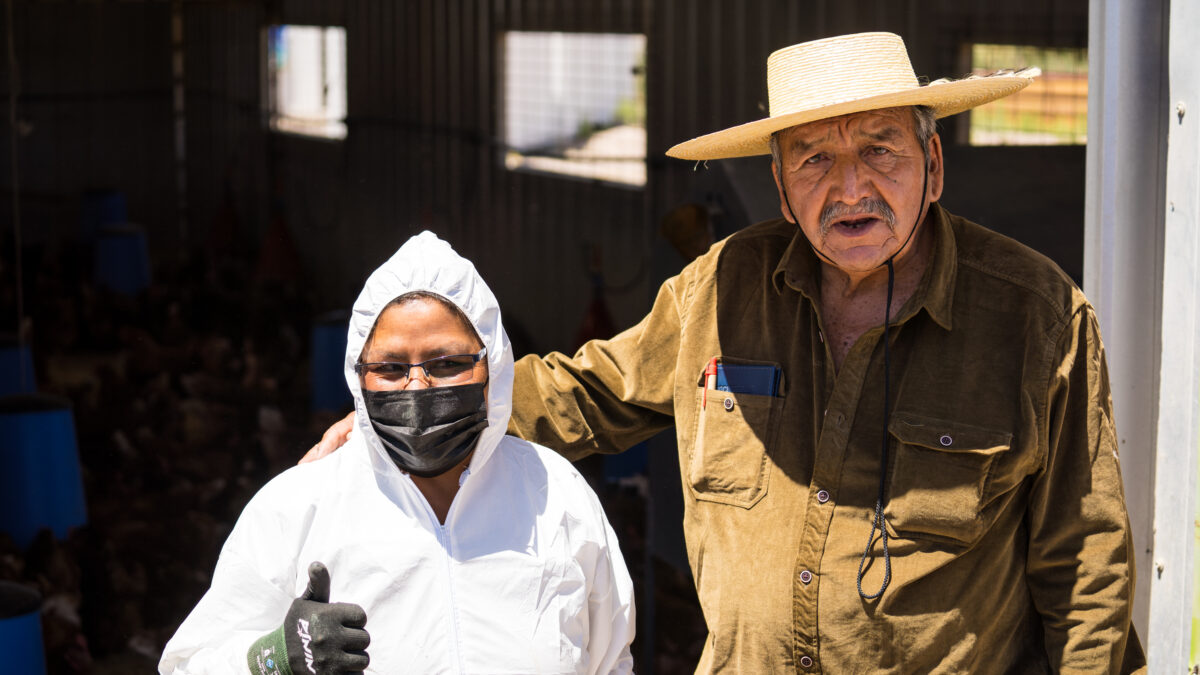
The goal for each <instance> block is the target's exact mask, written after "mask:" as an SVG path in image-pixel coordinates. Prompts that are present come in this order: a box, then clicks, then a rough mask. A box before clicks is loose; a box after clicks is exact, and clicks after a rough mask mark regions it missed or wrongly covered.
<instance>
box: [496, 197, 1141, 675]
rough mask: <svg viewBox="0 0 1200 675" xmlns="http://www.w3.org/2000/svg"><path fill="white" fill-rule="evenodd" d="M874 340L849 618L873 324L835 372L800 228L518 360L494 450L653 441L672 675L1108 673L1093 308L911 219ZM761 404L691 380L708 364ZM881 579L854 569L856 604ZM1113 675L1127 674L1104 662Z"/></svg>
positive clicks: (1105, 428)
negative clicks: (673, 530) (687, 586)
mask: <svg viewBox="0 0 1200 675" xmlns="http://www.w3.org/2000/svg"><path fill="white" fill-rule="evenodd" d="M932 214H933V215H932V218H931V219H930V220H929V221H927V223H929V225H930V226H932V227H933V228H934V230H933V231H934V235H935V238H934V244H933V251H934V252H933V256H932V257H931V262H930V264H929V266H928V267H927V269H926V271H925V273H924V276H923V279H922V281H921V282H920V284H919V286H918V288H917V290H916V291H915V292H914V293H913V295H912V297H911V298H910V299H909V300H908V302H907V303H906V305H905V306H904V308H903V309H901V311H900V312H899V314H898V316H896V317H895V318H894V319H893V324H892V328H891V331H890V333H891V338H890V339H891V357H890V358H891V377H890V381H891V414H890V417H889V419H888V420H887V425H886V429H887V442H888V444H889V450H888V460H887V468H886V470H887V478H886V502H885V510H884V514H885V517H886V522H887V527H888V532H889V534H890V538H889V541H888V550H889V552H890V556H891V579H890V583H889V585H888V586H887V589H886V590H885V591H884V593H883V595H882V597H881V598H880V599H878V600H873V601H870V600H864V599H862V598H860V596H859V592H858V589H857V586H856V579H857V573H858V568H859V561H860V558H861V556H862V555H863V549H864V548H865V546H866V544H867V539H868V534H869V533H870V530H871V523H872V519H873V516H874V509H875V504H876V498H877V494H878V489H879V472H880V470H881V467H880V464H881V450H882V443H883V442H884V440H883V439H884V425H883V422H884V419H883V418H884V399H883V387H884V370H883V362H884V357H883V347H882V343H881V341H880V336H881V334H882V332H883V327H882V326H879V327H876V328H874V329H872V330H870V331H868V332H867V333H866V334H864V335H863V336H862V337H861V338H859V340H858V341H857V343H856V344H855V345H854V346H853V348H852V349H851V351H850V353H849V354H848V355H847V356H846V358H845V360H844V362H843V363H842V366H841V369H840V370H837V371H835V369H834V365H833V359H832V356H831V354H830V350H829V348H828V347H827V345H826V344H825V342H824V340H823V337H822V327H821V316H820V313H819V311H818V303H819V300H820V293H819V264H820V263H819V262H818V260H817V259H816V257H815V255H814V253H813V252H812V250H811V248H810V247H809V245H808V243H807V241H806V240H805V239H804V237H803V234H802V233H801V231H800V230H799V228H797V227H795V226H794V225H792V224H790V223H788V222H786V221H783V220H776V221H769V222H765V223H760V224H758V225H755V226H752V227H749V228H747V229H745V230H743V231H741V232H739V233H737V234H735V235H733V236H731V237H729V238H728V239H726V240H724V241H722V242H720V243H718V244H716V245H714V246H713V247H712V248H711V249H710V250H709V251H708V253H706V254H705V255H703V256H702V257H700V258H698V259H696V260H695V261H694V262H693V263H691V264H690V265H688V266H687V267H686V268H685V269H684V270H683V271H682V272H681V273H680V274H679V275H678V276H676V277H674V278H672V279H669V280H668V281H666V282H665V283H664V284H663V285H662V288H661V289H660V291H659V293H658V297H657V299H656V300H655V303H654V306H653V309H652V310H651V311H650V314H649V315H648V316H646V317H645V318H644V319H643V320H642V321H641V322H640V323H638V324H637V325H636V326H634V327H632V328H630V329H628V330H626V331H624V332H623V333H621V334H620V335H618V336H616V337H614V338H613V339H611V340H607V341H593V342H590V343H588V344H586V345H584V346H583V347H582V348H581V349H580V350H579V352H578V353H577V354H576V355H575V356H574V357H573V358H568V357H567V356H565V355H563V354H559V353H554V354H550V355H548V356H546V357H544V358H540V359H539V358H537V357H526V358H524V359H522V360H520V361H519V362H518V364H517V369H516V382H515V396H514V414H513V416H512V423H511V426H510V430H511V431H512V432H513V433H516V434H518V435H520V436H522V437H524V438H527V439H531V440H534V441H537V442H539V443H543V444H545V445H547V446H550V447H554V448H558V449H559V451H560V452H562V453H563V454H565V455H567V456H568V457H572V458H578V457H580V456H583V455H586V454H588V453H591V452H618V451H620V450H623V449H625V448H628V447H629V446H631V445H633V444H634V443H636V442H638V441H641V440H643V439H645V438H647V437H649V436H650V435H652V434H654V433H655V432H657V431H659V430H661V429H664V428H667V427H669V426H670V425H672V424H673V425H674V426H675V430H676V434H677V437H678V447H679V468H680V472H681V478H682V484H683V499H684V518H683V527H684V534H685V539H686V542H687V552H688V559H689V561H690V565H691V569H692V574H693V577H694V579H695V582H696V588H697V591H698V594H699V599H700V605H701V607H702V608H703V612H704V617H705V620H706V622H707V625H708V630H709V636H708V641H707V643H706V644H705V647H704V652H703V656H702V657H701V661H700V664H699V666H698V668H697V672H700V673H708V672H736V673H768V672H769V673H779V672H825V673H932V672H937V673H1010V672H1011V673H1041V672H1080V673H1083V672H1087V673H1101V672H1110V671H1111V672H1117V671H1118V670H1120V669H1121V668H1122V658H1123V656H1126V654H1125V652H1126V651H1127V650H1126V645H1127V641H1129V650H1128V656H1129V658H1130V659H1131V660H1132V661H1133V663H1132V665H1133V666H1137V665H1140V663H1137V662H1136V661H1137V660H1138V659H1141V658H1142V657H1141V649H1140V646H1139V645H1138V644H1137V642H1136V636H1131V631H1130V614H1131V603H1132V597H1133V582H1134V579H1133V576H1134V575H1133V556H1132V554H1131V550H1132V542H1131V538H1130V531H1129V523H1128V517H1127V515H1126V510H1125V502H1124V497H1123V494H1122V487H1121V475H1120V470H1119V466H1118V459H1117V444H1116V439H1115V433H1114V429H1113V417H1112V403H1111V399H1110V396H1109V383H1108V376H1107V369H1106V365H1105V360H1104V350H1103V347H1102V345H1101V342H1100V334H1099V328H1098V326H1097V322H1096V317H1095V312H1094V310H1093V308H1092V307H1091V305H1089V304H1088V302H1087V300H1086V299H1085V298H1084V296H1083V294H1082V292H1080V290H1079V289H1078V288H1077V287H1076V286H1075V285H1074V284H1073V283H1072V282H1071V280H1070V279H1069V278H1068V277H1067V276H1066V275H1065V274H1063V272H1062V271H1061V270H1060V269H1059V268H1058V267H1057V266H1055V265H1054V264H1053V263H1052V262H1050V261H1049V260H1048V259H1046V258H1045V257H1043V256H1041V255H1040V254H1038V253H1035V252H1033V251H1032V250H1030V249H1028V248H1026V247H1024V246H1022V245H1021V244H1018V243H1017V242H1015V241H1013V240H1011V239H1008V238H1006V237H1003V236H1001V235H998V234H995V233H993V232H991V231H989V230H986V229H984V228H982V227H980V226H978V225H975V224H973V223H970V222H968V221H966V220H964V219H962V218H958V217H955V216H952V215H950V214H948V213H946V212H945V211H944V210H942V209H941V208H940V207H939V206H937V205H936V204H935V205H934V207H933V210H932ZM714 356H715V357H718V358H719V360H720V362H721V363H723V364H725V365H727V366H728V365H730V364H735V365H736V364H768V365H777V366H779V368H780V369H781V371H782V381H781V383H780V387H779V391H778V394H777V395H776V396H769V395H755V394H744V393H743V394H735V393H726V392H724V391H718V390H716V389H714V388H712V382H711V380H710V381H709V385H710V386H709V387H708V388H707V391H706V388H705V386H704V384H705V380H706V378H705V376H704V373H705V369H706V365H707V364H708V363H709V361H710V359H712V357H714ZM884 574H885V565H884V560H883V549H882V546H881V545H880V544H879V543H878V542H877V543H876V544H875V546H874V548H872V550H871V554H870V557H869V558H868V571H867V574H866V575H865V578H864V579H863V583H862V587H863V590H864V592H866V593H868V594H870V593H872V592H874V591H875V590H877V589H878V588H879V587H880V585H881V583H882V581H883V577H884ZM1125 667H1126V668H1127V669H1128V668H1129V667H1130V664H1126V666H1125Z"/></svg>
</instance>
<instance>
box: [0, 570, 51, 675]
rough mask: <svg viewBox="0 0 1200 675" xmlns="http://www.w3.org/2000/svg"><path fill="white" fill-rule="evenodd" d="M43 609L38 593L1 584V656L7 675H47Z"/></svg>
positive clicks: (3, 582) (11, 583) (15, 585)
mask: <svg viewBox="0 0 1200 675" xmlns="http://www.w3.org/2000/svg"><path fill="white" fill-rule="evenodd" d="M41 606H42V598H41V596H40V595H39V594H38V592H37V591H35V590H33V589H32V588H30V587H28V586H24V585H22V584H17V583H13V582H11V581H0V654H2V655H3V660H4V661H3V662H4V672H6V673H14V674H17V673H19V674H20V675H45V673H46V655H45V653H44V651H43V647H42V613H41Z"/></svg>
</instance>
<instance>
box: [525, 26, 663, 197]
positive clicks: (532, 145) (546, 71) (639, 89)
mask: <svg viewBox="0 0 1200 675" xmlns="http://www.w3.org/2000/svg"><path fill="white" fill-rule="evenodd" d="M645 60H646V37H645V36H644V35H621V34H604V33H535V32H521V31H511V32H508V33H506V34H505V36H504V118H503V120H504V121H503V131H504V143H505V148H506V151H505V159H504V162H505V166H507V167H508V168H510V169H529V170H534V171H544V172H549V173H558V174H564V175H568V176H576V177H579V178H588V179H593V180H600V181H606V182H611V183H622V184H626V185H635V186H640V185H645V183H646V76H645Z"/></svg>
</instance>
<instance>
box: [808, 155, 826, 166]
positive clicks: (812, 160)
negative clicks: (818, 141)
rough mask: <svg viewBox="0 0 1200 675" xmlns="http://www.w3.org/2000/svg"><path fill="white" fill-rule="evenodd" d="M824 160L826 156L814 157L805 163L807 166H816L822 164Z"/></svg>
mask: <svg viewBox="0 0 1200 675" xmlns="http://www.w3.org/2000/svg"><path fill="white" fill-rule="evenodd" d="M823 159H825V155H813V156H812V157H809V158H808V159H806V160H804V163H805V164H816V163H817V162H820V161H821V160H823Z"/></svg>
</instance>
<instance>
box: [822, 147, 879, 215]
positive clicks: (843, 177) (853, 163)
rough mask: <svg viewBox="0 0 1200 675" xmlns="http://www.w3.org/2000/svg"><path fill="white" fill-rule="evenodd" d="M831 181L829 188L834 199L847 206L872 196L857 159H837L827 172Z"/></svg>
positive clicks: (868, 182)
mask: <svg viewBox="0 0 1200 675" xmlns="http://www.w3.org/2000/svg"><path fill="white" fill-rule="evenodd" d="M829 179H830V180H831V181H833V186H832V188H831V190H832V192H833V195H831V196H833V197H834V198H836V199H838V200H839V201H842V202H845V203H847V204H856V203H858V201H859V200H861V199H862V198H863V197H870V196H872V192H871V186H870V181H869V180H868V179H867V178H866V171H865V170H864V167H863V166H862V165H861V163H860V161H859V160H858V158H854V159H849V158H843V159H839V160H838V161H837V162H836V163H835V164H834V165H833V169H832V170H831V171H830V172H829Z"/></svg>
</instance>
